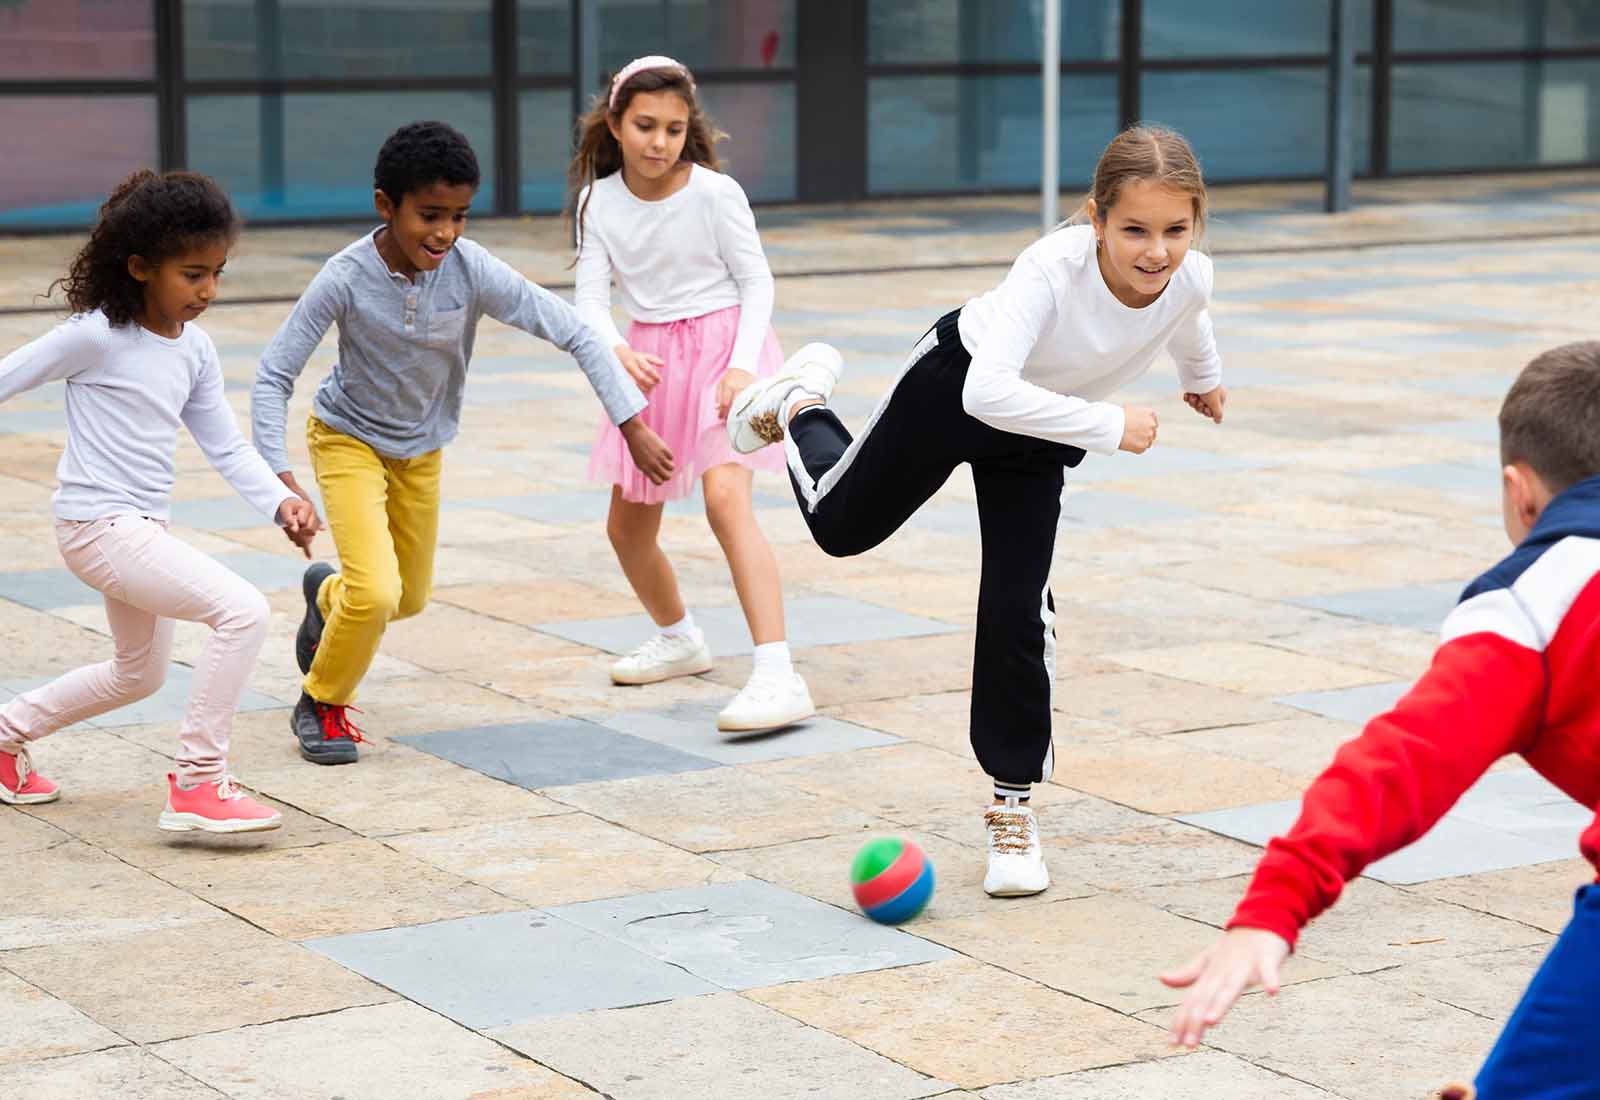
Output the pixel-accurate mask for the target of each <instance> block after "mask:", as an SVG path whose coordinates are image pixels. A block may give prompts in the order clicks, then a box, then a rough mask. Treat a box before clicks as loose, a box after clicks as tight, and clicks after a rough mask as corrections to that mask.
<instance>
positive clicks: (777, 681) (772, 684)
mask: <svg viewBox="0 0 1600 1100" xmlns="http://www.w3.org/2000/svg"><path fill="white" fill-rule="evenodd" d="M786 681H787V677H785V676H784V675H783V674H782V673H779V672H752V673H751V674H750V679H748V680H746V681H745V685H744V687H742V688H740V689H739V696H740V698H744V699H760V700H762V701H763V702H765V701H766V700H769V699H773V698H776V697H777V696H778V695H779V694H781V693H782V692H783V689H784V688H785V687H786V686H787V683H786Z"/></svg>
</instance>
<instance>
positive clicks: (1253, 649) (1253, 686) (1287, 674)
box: [1106, 642, 1391, 695]
mask: <svg viewBox="0 0 1600 1100" xmlns="http://www.w3.org/2000/svg"><path fill="white" fill-rule="evenodd" d="M1106 656H1107V658H1108V659H1109V660H1112V661H1116V662H1117V663H1119V664H1124V665H1127V666H1128V667H1129V668H1137V669H1143V670H1144V671H1146V672H1155V673H1160V674H1161V675H1164V676H1173V677H1176V678H1178V679H1180V680H1189V681H1192V682H1194V683H1198V684H1213V685H1215V686H1217V687H1220V688H1226V689H1228V690H1230V691H1243V692H1250V693H1252V694H1257V695H1287V694H1290V693H1293V692H1297V691H1331V690H1333V689H1335V688H1344V687H1356V686H1358V685H1360V684H1376V683H1382V682H1383V681H1385V680H1388V679H1391V677H1390V676H1388V675H1387V674H1386V673H1383V672H1379V671H1376V670H1374V669H1370V668H1361V667H1359V666H1357V665H1346V664H1340V663H1339V662H1337V661H1327V660H1323V659H1322V658H1320V657H1307V656H1305V655H1303V654H1300V653H1290V652H1288V651H1287V650H1282V649H1274V648H1273V647H1271V646H1265V645H1258V644H1255V643H1251V642H1232V643H1208V644H1205V645H1195V646H1177V647H1174V648H1170V649H1149V650H1142V651H1140V652H1136V653H1110V654H1107V655H1106Z"/></svg>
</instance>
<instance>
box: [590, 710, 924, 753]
mask: <svg viewBox="0 0 1600 1100" xmlns="http://www.w3.org/2000/svg"><path fill="white" fill-rule="evenodd" d="M717 710H718V707H717V706H715V705H711V704H702V703H682V704H679V705H678V706H675V707H667V708H665V709H662V710H629V711H616V712H613V713H611V714H607V715H605V716H604V718H597V719H596V721H600V722H602V723H603V724H604V725H605V727H606V728H607V729H611V730H616V731H618V732H619V733H626V734H629V735H631V736H634V737H642V738H644V739H645V740H647V741H654V742H656V743H658V744H662V745H667V746H669V747H671V748H675V749H681V750H682V751H684V752H687V753H690V754H692V755H694V756H701V757H705V758H706V759H708V760H715V761H716V762H717V763H719V764H755V763H759V762H761V761H763V760H783V759H786V758H788V757H792V756H815V755H817V754H818V753H825V752H840V751H843V750H846V749H862V748H870V747H872V746H875V745H893V744H897V743H898V742H899V741H900V738H898V737H892V736H890V735H889V734H887V733H879V732H878V731H877V730H871V729H867V728H866V727H865V726H858V725H855V724H854V723H851V722H841V721H840V720H839V719H837V718H829V717H826V716H825V715H820V714H819V715H817V716H815V717H813V718H808V719H807V720H806V721H804V722H801V723H799V724H798V725H794V726H789V727H788V728H786V729H781V730H777V731H775V732H771V733H758V734H750V735H746V736H742V737H741V736H735V735H731V734H727V733H723V732H722V731H720V730H718V729H717Z"/></svg>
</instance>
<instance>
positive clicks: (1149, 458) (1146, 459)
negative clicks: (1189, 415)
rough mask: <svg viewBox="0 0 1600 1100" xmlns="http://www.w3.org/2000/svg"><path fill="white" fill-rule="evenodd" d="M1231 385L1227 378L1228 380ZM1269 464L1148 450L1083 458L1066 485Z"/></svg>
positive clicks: (1184, 449)
mask: <svg viewBox="0 0 1600 1100" xmlns="http://www.w3.org/2000/svg"><path fill="white" fill-rule="evenodd" d="M1229 381H1230V383H1231V381H1232V380H1231V378H1230V380H1229ZM1267 465H1269V463H1266V462H1263V461H1261V460H1259V459H1253V458H1245V457H1243V456H1240V455H1225V454H1216V453H1214V452H1212V451H1197V450H1193V449H1192V448H1188V447H1152V448H1151V449H1150V450H1148V451H1146V452H1145V453H1144V454H1142V455H1133V454H1127V453H1126V452H1123V451H1118V452H1117V453H1116V454H1114V455H1086V456H1085V457H1084V460H1083V461H1082V462H1081V463H1079V464H1078V465H1077V466H1075V467H1073V468H1072V469H1070V470H1068V471H1067V484H1069V485H1070V484H1072V483H1074V482H1082V481H1122V480H1124V479H1126V478H1153V477H1155V478H1159V477H1169V476H1171V475H1173V474H1193V473H1220V472H1222V471H1235V470H1258V469H1261V468H1262V467H1264V466H1267Z"/></svg>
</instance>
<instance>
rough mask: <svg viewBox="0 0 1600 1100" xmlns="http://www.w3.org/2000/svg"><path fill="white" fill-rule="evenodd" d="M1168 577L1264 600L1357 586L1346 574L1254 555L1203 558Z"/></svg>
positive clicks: (1180, 568) (1266, 555)
mask: <svg viewBox="0 0 1600 1100" xmlns="http://www.w3.org/2000/svg"><path fill="white" fill-rule="evenodd" d="M1168 575H1169V576H1172V577H1176V578H1178V579H1179V580H1186V581H1189V582H1191V583H1192V584H1194V585H1197V586H1199V587H1203V588H1220V589H1222V590H1223V591H1224V592H1238V593H1240V594H1241V595H1245V596H1256V597H1259V598H1261V599H1266V600H1287V599H1294V598H1296V597H1305V596H1322V595H1327V594H1330V593H1334V592H1348V591H1350V590H1351V589H1354V588H1359V587H1361V582H1360V581H1359V580H1357V579H1356V578H1353V577H1351V576H1350V575H1349V574H1348V573H1339V572H1335V571H1334V570H1332V569H1328V568H1322V567H1317V566H1314V565H1305V564H1292V563H1290V562H1287V561H1284V560H1283V556H1282V555H1279V556H1276V557H1275V556H1273V555H1271V554H1267V553H1255V554H1249V555H1246V556H1242V557H1234V558H1206V559H1202V560H1200V561H1195V562H1190V563H1188V564H1186V565H1180V566H1177V567H1176V568H1173V569H1171V570H1169V571H1168Z"/></svg>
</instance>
